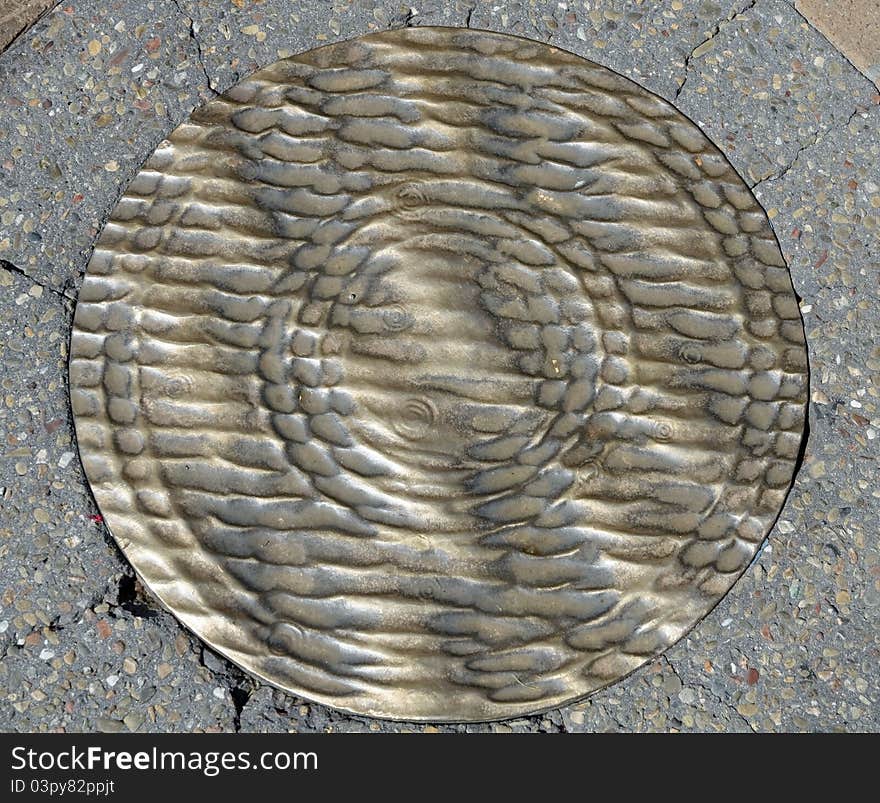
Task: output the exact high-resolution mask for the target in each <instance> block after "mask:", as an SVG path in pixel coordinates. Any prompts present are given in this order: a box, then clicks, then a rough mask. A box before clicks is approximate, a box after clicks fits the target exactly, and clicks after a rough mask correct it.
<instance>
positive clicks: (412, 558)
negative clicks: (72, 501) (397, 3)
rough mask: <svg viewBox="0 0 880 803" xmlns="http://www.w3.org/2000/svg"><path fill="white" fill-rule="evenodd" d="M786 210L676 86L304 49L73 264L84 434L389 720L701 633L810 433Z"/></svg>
mask: <svg viewBox="0 0 880 803" xmlns="http://www.w3.org/2000/svg"><path fill="white" fill-rule="evenodd" d="M806 372H807V362H806V352H805V347H804V334H803V328H802V324H801V319H800V315H799V310H798V305H797V300H796V297H795V294H794V292H793V290H792V285H791V280H790V276H789V273H788V270H787V269H786V266H785V262H784V261H783V259H782V256H781V255H780V252H779V248H778V246H777V243H776V240H775V239H774V236H773V233H772V232H771V229H770V226H769V224H768V222H767V219H766V217H765V215H764V213H763V212H762V210H761V209H760V207H759V206H758V204H757V203H756V202H755V199H754V198H753V196H752V194H751V193H750V192H749V190H748V189H747V188H746V186H745V185H744V184H743V182H742V181H741V180H740V178H739V177H738V176H737V175H736V173H735V172H734V171H733V169H732V168H731V167H730V165H729V164H728V162H727V161H726V160H725V159H724V157H723V156H722V155H721V154H720V153H719V152H718V150H717V149H716V148H715V147H713V146H712V145H711V144H710V143H709V142H708V141H707V139H706V137H705V136H703V134H702V133H701V132H700V131H699V130H698V129H697V128H696V127H695V126H694V125H693V124H692V123H691V122H690V121H688V120H687V119H686V118H685V117H683V116H682V115H681V114H679V113H678V112H677V111H676V110H675V109H673V108H672V107H671V106H670V105H669V104H668V103H666V102H665V101H663V100H661V99H659V98H657V97H655V96H654V95H651V94H650V93H648V92H646V91H644V90H642V89H640V88H639V87H637V86H636V85H634V84H632V83H630V82H629V81H627V80H625V79H624V78H622V77H621V76H619V75H617V74H616V73H613V72H611V71H610V70H608V69H605V68H603V67H600V66H598V65H596V64H593V63H590V62H588V61H584V60H583V59H581V58H578V57H576V56H573V55H570V54H568V53H565V52H563V51H561V50H557V49H554V48H551V47H548V46H546V45H543V44H538V43H535V42H530V41H527V40H524V39H519V38H515V37H511V36H504V35H498V34H491V33H483V32H473V31H465V30H459V29H447V28H423V29H407V30H400V31H393V32H385V33H379V34H375V35H370V36H366V37H363V38H360V39H356V40H353V41H350V42H344V43H341V44H335V45H330V46H327V47H323V48H320V49H318V50H312V51H310V52H307V53H304V54H303V55H300V56H296V57H294V58H291V59H287V60H284V61H280V62H278V63H276V64H274V65H272V66H271V67H268V68H267V69H265V70H262V71H260V72H258V73H256V74H254V75H252V76H251V77H249V78H247V79H245V80H244V81H242V82H241V83H239V84H238V85H237V86H235V87H234V88H233V89H231V90H229V92H227V93H226V94H225V95H224V96H222V97H221V98H219V99H217V100H214V101H212V102H211V103H209V104H208V105H207V106H205V107H203V108H201V109H199V110H198V111H196V112H195V113H194V114H193V115H192V118H191V120H190V121H189V122H187V123H185V124H183V125H181V126H180V127H179V128H178V129H176V130H175V131H174V132H173V133H172V134H171V136H170V137H169V138H168V140H167V141H166V142H163V143H162V144H161V145H160V146H159V147H158V148H157V150H156V152H155V153H154V154H153V156H151V157H150V159H149V161H148V162H147V163H146V164H145V166H144V168H143V170H142V171H141V172H140V173H139V174H138V176H137V177H136V178H135V179H134V181H133V182H132V183H131V184H130V185H129V187H128V189H127V191H126V193H125V195H124V196H123V197H122V199H121V200H120V202H119V204H118V205H117V206H116V208H115V210H114V211H113V213H112V215H111V218H110V222H109V223H108V224H107V226H106V228H105V229H104V231H103V233H102V235H101V237H100V239H99V241H98V244H97V247H96V250H95V253H94V256H93V257H92V260H91V263H90V265H89V269H88V275H87V277H86V279H85V282H84V283H83V286H82V292H81V294H80V299H79V305H78V307H77V311H76V321H75V329H74V336H73V343H72V351H71V363H70V378H71V397H72V403H73V409H74V413H75V416H76V430H77V436H78V439H79V446H80V450H81V453H82V457H83V462H84V465H85V468H86V473H87V475H88V478H89V481H90V482H91V485H92V488H93V490H94V493H95V497H96V498H97V500H98V504H99V505H100V508H101V510H102V512H103V513H104V515H105V518H106V521H107V523H108V525H109V527H110V529H111V530H112V532H113V535H114V536H115V538H116V539H117V541H118V542H119V544H120V546H121V547H122V549H123V551H124V552H125V554H126V555H127V557H128V558H129V559H130V560H131V562H132V564H133V565H134V567H135V569H137V571H138V573H139V574H140V576H141V577H142V578H143V580H144V581H145V582H146V583H147V585H148V586H149V587H150V588H151V589H152V590H153V592H154V593H155V594H156V595H157V596H158V597H159V598H160V599H161V600H162V602H163V603H164V604H165V605H166V606H167V607H168V608H169V609H170V610H171V611H173V612H174V614H175V615H176V616H177V617H178V618H179V619H180V620H181V621H182V622H183V623H184V624H186V625H187V626H188V627H190V628H192V630H193V631H195V632H196V633H197V634H198V635H199V636H201V637H202V638H203V639H204V640H205V641H206V642H208V643H209V644H210V645H211V646H213V647H214V648H216V649H217V650H219V651H220V652H222V653H223V654H224V655H226V656H228V657H229V658H230V659H232V660H233V661H235V662H236V663H237V664H239V665H241V666H242V667H245V668H246V669H248V670H249V671H251V672H253V673H254V674H256V675H259V676H260V677H262V678H265V679H266V680H268V681H270V682H271V683H273V684H275V685H277V686H280V687H282V688H284V689H287V690H290V691H292V692H295V693H297V694H301V695H304V696H305V697H308V698H310V699H312V700H317V701H320V702H323V703H327V704H329V705H332V706H335V707H337V708H342V709H346V710H348V711H353V712H357V713H360V714H371V715H376V716H382V717H395V718H406V719H422V720H480V719H491V718H499V717H505V716H510V715H515V714H522V713H527V712H532V711H536V710H540V709H544V708H547V707H550V706H554V705H557V704H560V703H563V702H565V701H569V700H572V699H574V698H577V697H580V696H582V695H584V694H586V693H588V692H590V691H592V690H594V689H596V688H599V687H601V686H603V685H606V684H608V683H610V682H612V681H614V680H617V679H619V678H620V677H622V676H623V675H625V674H627V673H628V672H630V671H631V670H633V669H634V668H635V667H637V666H639V665H640V664H641V663H643V662H644V661H645V660H647V659H649V658H651V657H652V656H654V655H656V654H657V653H659V652H660V651H662V650H663V649H665V648H666V647H668V646H669V645H670V644H672V643H673V642H675V641H676V640H677V639H678V638H679V637H681V636H682V634H684V633H685V632H686V631H687V630H688V629H689V628H690V627H692V626H693V625H694V624H695V623H696V622H697V621H699V619H700V618H701V617H702V616H704V615H705V614H706V612H707V611H708V610H709V609H710V608H711V607H712V606H713V605H714V604H715V603H716V602H717V601H718V599H719V598H720V597H721V596H722V595H723V594H724V593H725V592H726V591H727V590H728V589H729V588H730V587H731V585H732V584H733V582H734V581H735V580H736V578H737V577H738V576H739V574H740V573H741V572H742V571H743V569H744V568H745V566H746V565H747V564H748V562H749V561H750V559H751V558H752V557H753V555H754V554H755V550H756V548H757V546H758V544H759V543H760V542H761V540H762V539H763V538H764V536H765V535H766V534H767V532H768V530H769V529H770V527H771V525H772V523H773V521H774V519H775V518H776V516H777V514H778V513H779V510H780V508H781V506H782V503H783V501H784V499H785V495H786V492H787V490H788V488H789V485H790V483H791V481H792V475H793V471H794V468H795V465H796V460H797V458H798V452H799V447H800V444H801V439H802V435H803V432H804V407H805V402H806V394H807V374H806Z"/></svg>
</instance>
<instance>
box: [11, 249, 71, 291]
mask: <svg viewBox="0 0 880 803" xmlns="http://www.w3.org/2000/svg"><path fill="white" fill-rule="evenodd" d="M0 268H5V269H6V270H8V271H9V272H10V273H15V274H17V275H19V276H22V277H23V278H25V279H27V280H28V281H29V282H30V283H31V284H32V285H34V286H36V287H41V288H42V289H43V290H45V291H46V292H49V293H52V295H54V296H57V297H58V298H60V299H66V300H67V301H75V300H76V299H75V298H74V296H73V295H72V294H71V293H70V291H69V290H59V289H57V288H55V287H52V285H50V284H43V282H41V281H40V280H39V279H35V278H34V277H33V276H31V275H30V274H29V273H27V271H25V270H24V268H20V267H18V265H16V264H15V263H13V262H10V261H9V260H8V259H0Z"/></svg>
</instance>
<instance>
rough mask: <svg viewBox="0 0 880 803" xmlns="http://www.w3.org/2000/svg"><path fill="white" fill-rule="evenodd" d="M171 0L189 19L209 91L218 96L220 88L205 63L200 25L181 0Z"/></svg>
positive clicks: (198, 59) (190, 30)
mask: <svg viewBox="0 0 880 803" xmlns="http://www.w3.org/2000/svg"><path fill="white" fill-rule="evenodd" d="M171 2H172V3H174V5H175V7H176V8H177V11H178V13H179V14H180V16H181V17H183V18H184V19H185V20H186V21H187V25H188V30H189V38H190V39H192V41H193V43H194V44H195V46H196V61H198V63H199V67H200V68H201V70H202V73H203V74H204V76H205V80H206V81H207V82H208V91H209V92H211V93H212V95H213V96H214V97H217V95H219V94H220V90H219V89H217V87H216V86H214V79H213V78H211V74H210V73H209V72H208V67H207V65H206V64H205V52H204V51H203V50H202V41H201V39H199V35H198V34H199V30H198V27H199V26H197V24H196V21H195V19H194V18H193V17H192V16H190V15H189V14H188V13H187V12H186V11H184V9H183V7H182V6H181V5H180V0H171Z"/></svg>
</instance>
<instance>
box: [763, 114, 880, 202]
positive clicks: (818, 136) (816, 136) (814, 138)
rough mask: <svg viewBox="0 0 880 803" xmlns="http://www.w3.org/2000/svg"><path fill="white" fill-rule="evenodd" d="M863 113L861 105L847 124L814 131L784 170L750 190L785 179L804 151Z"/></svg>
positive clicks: (848, 117) (766, 178) (773, 174)
mask: <svg viewBox="0 0 880 803" xmlns="http://www.w3.org/2000/svg"><path fill="white" fill-rule="evenodd" d="M862 111H864V107H863V106H861V105H857V106H856V107H855V109H853V111H852V112H851V113H850V114H849V115H848V116H847V118H846V122H844V123H843V125H842V126H841V125H840V124H834V125H830V126H828V128H826V129H825V131H822V130H821V129H816V131H814V132H813V134H812V135H811V137H810V140H809V142H804V143H802V144H801V145H800V146H799V147H798V149H797V150H796V151H795V154H794V156H793V157H792V158H791V160H790V161H789V163H788V164H787V165H785V166H784V167H782V169H780V170H778V171H776V172H775V173H771V174H770V175H769V176H766V177H765V178H762V179H758V181H755V182H754V183H751V184H749V189H751V190H754V189H755V188H757V187H760V186H761V185H762V184H769V183H772V182H774V181H778V180H779V179H781V178H783V177H784V176H785V174H786V173H788V172H789V170H791V169H792V168H793V167H794V166H795V165H796V164H797V161H798V159H800V158H801V154H803V152H804V151H808V150H810V149H811V148H815V147H816V146H817V145H819V144H820V143H821V142H822V141H824V139H825V138H826V137H827V136H828V134H830V133H831V132H832V131H834V130H835V129H837V128H840V127H843V128H846V127H847V126H848V125H849V124H850V123H851V122H852V121H853V120H854V119H855V117H856V115H858V114H859V112H862Z"/></svg>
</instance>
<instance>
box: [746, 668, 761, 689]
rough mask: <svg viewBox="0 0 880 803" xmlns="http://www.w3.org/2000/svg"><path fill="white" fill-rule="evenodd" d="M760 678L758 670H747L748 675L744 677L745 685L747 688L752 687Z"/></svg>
mask: <svg viewBox="0 0 880 803" xmlns="http://www.w3.org/2000/svg"><path fill="white" fill-rule="evenodd" d="M760 677H761V675H760V673H759V672H758V670H757V669H754V668H752V669H750V670H749V673H748V674H747V675H746V683H748V684H749V686H754V685H755V684H756V683H757V682H758V678H760Z"/></svg>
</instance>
